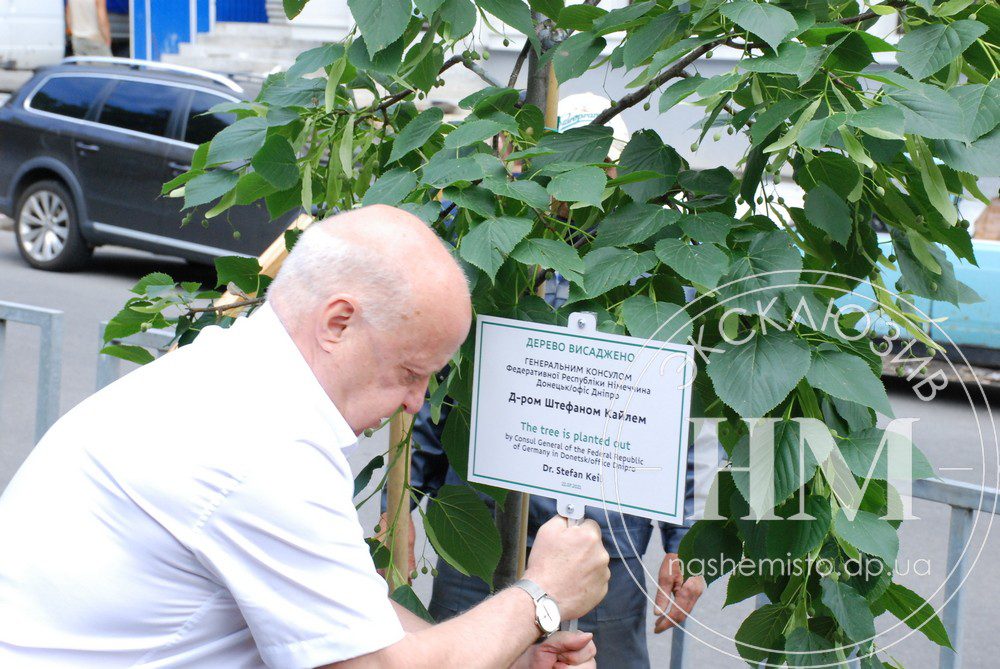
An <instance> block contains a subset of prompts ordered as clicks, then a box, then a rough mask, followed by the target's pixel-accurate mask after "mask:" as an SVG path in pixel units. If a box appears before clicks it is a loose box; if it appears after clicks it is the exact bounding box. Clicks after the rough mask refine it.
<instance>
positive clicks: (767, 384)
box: [707, 330, 809, 418]
mask: <svg viewBox="0 0 1000 669" xmlns="http://www.w3.org/2000/svg"><path fill="white" fill-rule="evenodd" d="M734 341H735V340H734ZM717 348H718V349H719V351H717V352H715V353H712V354H711V356H710V357H709V364H708V367H707V371H708V376H709V378H711V379H712V385H713V386H715V392H716V394H718V396H719V399H721V400H722V401H723V402H725V403H726V404H727V405H729V406H730V407H732V408H733V409H734V410H735V411H736V413H738V414H739V415H740V416H743V417H745V418H757V417H760V416H764V415H765V414H767V412H768V411H770V410H771V409H773V408H774V407H776V406H778V404H779V403H780V402H781V401H782V400H783V399H785V397H787V396H788V393H790V392H792V390H793V389H794V388H795V386H796V385H797V384H798V382H799V380H800V379H802V377H804V376H805V375H806V372H807V371H809V346H808V345H807V344H806V343H805V342H804V341H802V340H801V339H799V338H798V337H796V336H795V335H793V334H790V333H788V332H776V331H772V330H769V331H768V332H767V334H761V333H760V332H757V333H756V334H754V335H753V337H752V338H751V339H750V341H748V342H746V343H744V344H739V345H737V344H732V343H729V342H725V341H724V342H721V343H720V344H719V345H718V347H717Z"/></svg>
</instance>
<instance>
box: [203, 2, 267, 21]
mask: <svg viewBox="0 0 1000 669" xmlns="http://www.w3.org/2000/svg"><path fill="white" fill-rule="evenodd" d="M215 20H216V21H244V22H248V23H267V3H266V2H265V0H216V3H215Z"/></svg>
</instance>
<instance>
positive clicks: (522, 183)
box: [482, 177, 549, 209]
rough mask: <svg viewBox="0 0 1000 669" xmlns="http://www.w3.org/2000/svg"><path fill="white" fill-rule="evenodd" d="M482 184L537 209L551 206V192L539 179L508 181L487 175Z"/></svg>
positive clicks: (490, 189)
mask: <svg viewBox="0 0 1000 669" xmlns="http://www.w3.org/2000/svg"><path fill="white" fill-rule="evenodd" d="M482 186H483V188H485V189H486V190H488V191H490V192H492V193H493V194H495V195H499V196H500V197H509V198H513V199H515V200H518V201H519V202H523V203H525V204H526V205H528V206H529V207H534V208H535V209H545V208H546V207H548V206H549V194H548V193H547V192H546V191H545V189H544V188H542V186H541V184H539V183H538V182H537V181H531V180H530V179H519V180H517V181H508V180H507V179H496V178H491V177H487V178H486V179H483V183H482Z"/></svg>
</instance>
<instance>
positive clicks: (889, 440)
mask: <svg viewBox="0 0 1000 669" xmlns="http://www.w3.org/2000/svg"><path fill="white" fill-rule="evenodd" d="M883 440H885V445H882V442H883ZM897 440H899V441H897ZM837 446H838V448H839V450H840V454H841V455H842V456H843V458H844V462H846V463H847V466H848V467H850V469H851V472H852V473H853V474H854V475H855V476H858V477H860V478H862V479H869V478H870V479H873V480H878V481H885V480H887V479H888V475H889V450H890V449H898V448H909V449H910V450H911V455H910V462H911V465H912V476H913V478H914V479H925V478H931V477H933V476H935V473H934V468H933V467H931V464H930V462H928V461H927V458H926V456H924V454H923V453H922V452H921V451H920V449H919V448H917V447H916V446H915V445H914V444H913V443H907V442H906V440H905V438H904V437H903V435H901V434H893V433H891V432H890V433H887V432H886V431H885V430H882V429H879V428H877V427H872V428H868V429H864V430H861V431H858V432H854V433H852V434H849V435H847V436H846V437H845V438H844V439H842V440H840V441H839V442H838V444H837ZM879 447H881V449H882V450H881V451H879Z"/></svg>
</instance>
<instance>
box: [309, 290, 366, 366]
mask: <svg viewBox="0 0 1000 669" xmlns="http://www.w3.org/2000/svg"><path fill="white" fill-rule="evenodd" d="M357 311H358V308H357V305H356V304H355V303H354V298H352V297H349V296H346V295H336V296H334V297H332V298H330V300H329V301H328V302H327V303H326V306H324V307H323V313H322V314H321V315H320V319H319V322H318V323H317V324H316V340H317V342H318V343H319V345H320V348H322V349H323V350H324V351H326V352H327V353H329V352H330V351H331V350H332V349H333V347H334V346H336V345H337V344H339V343H340V342H341V341H343V339H344V335H345V333H346V331H347V328H348V326H349V325H351V324H352V323H354V322H355V319H356V317H355V314H356V313H357Z"/></svg>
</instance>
